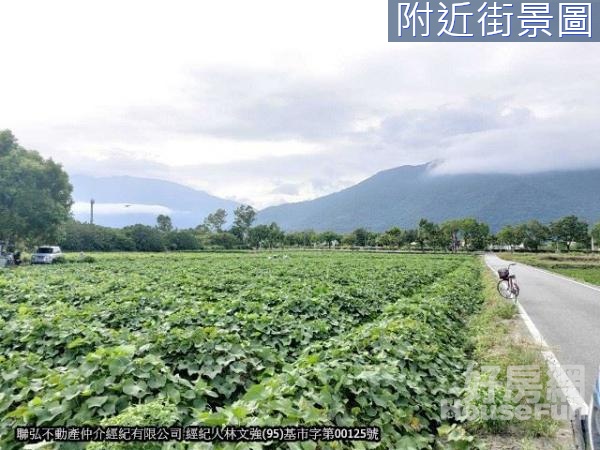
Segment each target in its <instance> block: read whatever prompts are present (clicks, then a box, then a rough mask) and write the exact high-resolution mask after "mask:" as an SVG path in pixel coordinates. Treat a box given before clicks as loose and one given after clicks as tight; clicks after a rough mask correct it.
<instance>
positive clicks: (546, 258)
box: [500, 253, 600, 285]
mask: <svg viewBox="0 0 600 450" xmlns="http://www.w3.org/2000/svg"><path fill="white" fill-rule="evenodd" d="M500 256H504V255H500ZM505 258H506V259H511V260H514V261H518V262H522V263H525V264H529V265H531V266H535V267H540V268H542V269H546V270H550V271H552V272H556V273H560V274H561V275H565V276H567V277H571V278H575V279H577V280H580V281H584V282H586V283H591V284H597V285H600V255H595V254H576V253H550V254H548V253H507V254H506V255H505Z"/></svg>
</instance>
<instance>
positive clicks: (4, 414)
mask: <svg viewBox="0 0 600 450" xmlns="http://www.w3.org/2000/svg"><path fill="white" fill-rule="evenodd" d="M480 283H481V280H480V265H479V262H478V261H477V260H476V259H475V258H472V257H468V256H466V257H457V256H440V255H437V256H425V255H412V256H411V255H402V256H400V255H374V254H366V253H365V254H360V253H353V254H349V253H345V254H344V253H327V252H324V253H291V254H290V255H289V256H287V255H286V256H285V257H284V256H283V255H281V254H279V255H277V257H272V256H268V255H267V254H249V253H239V254H167V255H153V254H146V255H141V254H106V255H101V256H98V257H97V260H96V262H94V263H90V264H87V263H69V264H61V265H53V266H48V267H42V266H39V267H24V268H22V269H19V270H12V271H4V272H2V273H0V370H1V373H0V423H1V425H0V435H1V437H0V447H1V448H3V449H4V448H13V447H14V448H18V445H17V444H16V443H15V442H14V441H13V431H12V430H13V427H15V426H17V425H19V424H37V425H46V426H49V425H56V424H61V425H64V424H84V423H85V424H99V423H102V424H104V425H107V424H114V423H121V424H122V423H123V420H124V419H123V417H130V416H135V411H136V409H139V408H140V407H141V406H140V405H143V404H148V405H159V408H158V411H159V413H160V414H159V413H156V414H157V415H156V416H155V417H152V416H151V417H150V418H148V419H147V421H148V423H146V424H148V425H150V424H153V425H172V424H173V423H179V424H183V425H189V424H211V425H215V426H219V425H225V424H241V425H270V426H274V425H281V426H285V425H290V424H301V425H307V426H309V425H338V426H379V427H381V435H382V441H381V443H380V444H378V445H380V446H381V447H382V448H409V447H415V448H424V447H427V446H430V445H433V443H434V441H435V439H436V436H437V435H438V431H439V428H440V426H442V425H443V424H442V423H441V422H440V418H439V414H440V413H439V400H440V399H441V398H455V397H456V396H457V395H459V392H458V391H457V389H456V386H460V385H462V384H463V383H462V381H463V380H462V378H461V377H462V373H463V372H464V370H465V368H466V366H467V365H468V364H469V361H470V359H469V358H470V353H469V352H470V342H469V335H468V330H467V327H466V326H465V324H466V322H467V321H468V320H469V318H470V317H471V316H472V315H473V314H474V313H475V312H476V311H477V310H478V308H479V306H480V304H481V302H482V295H481V293H480V290H481V284H480ZM159 420H162V421H163V423H157V422H158V421H159ZM165 420H166V421H171V422H172V423H164V421H165ZM286 445H287V444H286ZM290 445H292V446H293V445H294V444H290ZM296 445H297V444H296ZM327 445H331V448H340V447H339V444H338V447H335V443H331V444H327ZM368 445H369V444H365V443H357V444H356V446H357V447H358V448H360V447H361V446H368ZM240 448H241V447H240ZM291 448H294V447H291ZM295 448H315V447H314V444H303V446H302V447H300V446H297V447H295ZM319 448H329V447H327V446H326V444H319Z"/></svg>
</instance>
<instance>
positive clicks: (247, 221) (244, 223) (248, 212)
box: [231, 205, 256, 242]
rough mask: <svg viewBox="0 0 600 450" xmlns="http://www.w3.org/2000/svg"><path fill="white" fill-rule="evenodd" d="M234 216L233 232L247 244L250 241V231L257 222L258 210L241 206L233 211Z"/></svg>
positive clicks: (248, 206)
mask: <svg viewBox="0 0 600 450" xmlns="http://www.w3.org/2000/svg"><path fill="white" fill-rule="evenodd" d="M233 216H234V219H233V227H232V228H231V232H232V233H233V234H235V235H236V236H237V237H238V239H239V240H241V241H242V242H246V241H247V240H248V230H249V229H250V227H251V226H252V224H253V223H254V221H255V220H256V210H255V209H254V208H253V207H252V206H250V205H240V206H238V207H237V208H236V209H235V211H233Z"/></svg>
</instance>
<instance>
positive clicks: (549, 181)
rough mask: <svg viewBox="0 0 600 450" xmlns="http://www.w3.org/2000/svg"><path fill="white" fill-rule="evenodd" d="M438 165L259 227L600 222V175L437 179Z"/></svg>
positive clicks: (385, 177)
mask: <svg viewBox="0 0 600 450" xmlns="http://www.w3.org/2000/svg"><path fill="white" fill-rule="evenodd" d="M433 169H434V165H433V164H424V165H418V166H402V167H397V168H394V169H390V170H385V171H382V172H379V173H377V174H375V175H374V176H372V177H370V178H368V179H366V180H364V181H362V182H360V183H358V184H356V185H354V186H352V187H349V188H347V189H344V190H342V191H340V192H336V193H333V194H330V195H326V196H324V197H321V198H317V199H315V200H310V201H304V202H299V203H290V204H285V205H280V206H273V207H269V208H266V209H264V210H263V211H261V212H260V214H259V216H258V220H259V223H270V222H277V223H278V224H279V225H280V226H281V227H282V228H283V229H285V230H303V229H310V228H312V229H315V230H335V231H339V232H348V231H351V230H353V229H356V228H357V227H365V228H367V229H370V230H373V231H383V230H386V229H389V228H390V227H392V226H399V227H401V228H415V227H416V225H417V224H418V222H419V220H420V219H421V218H427V219H429V220H433V221H435V222H442V221H445V220H449V219H455V218H461V217H475V218H477V219H479V220H482V221H484V222H486V223H488V224H489V225H490V227H491V229H492V230H493V231H497V230H499V229H500V228H501V227H502V226H504V225H507V224H516V223H521V222H524V221H527V220H531V219H537V220H539V221H541V222H543V223H548V222H550V221H553V220H556V219H558V218H560V217H563V216H565V215H570V214H574V215H577V216H579V217H581V218H583V219H586V220H587V221H589V222H590V223H595V222H597V221H599V220H600V169H592V170H576V171H567V170H565V171H552V172H540V173H531V174H490V173H485V174H483V173H473V174H446V175H443V174H436V173H435V170H433Z"/></svg>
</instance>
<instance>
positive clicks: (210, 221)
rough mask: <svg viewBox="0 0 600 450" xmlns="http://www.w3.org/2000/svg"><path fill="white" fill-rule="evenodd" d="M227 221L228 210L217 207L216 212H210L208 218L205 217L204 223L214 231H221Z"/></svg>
mask: <svg viewBox="0 0 600 450" xmlns="http://www.w3.org/2000/svg"><path fill="white" fill-rule="evenodd" d="M225 222H227V211H225V210H224V209H222V208H219V209H217V210H216V211H215V212H214V213H210V214H209V215H208V216H206V219H204V224H205V225H206V226H207V227H208V228H209V229H210V230H211V231H212V232H213V233H221V232H222V231H223V226H224V225H225Z"/></svg>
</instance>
